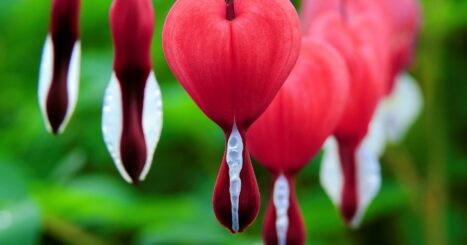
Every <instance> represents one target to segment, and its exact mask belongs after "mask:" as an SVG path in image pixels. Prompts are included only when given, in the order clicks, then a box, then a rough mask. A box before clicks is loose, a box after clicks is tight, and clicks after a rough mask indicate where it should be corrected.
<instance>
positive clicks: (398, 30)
mask: <svg viewBox="0 0 467 245" xmlns="http://www.w3.org/2000/svg"><path fill="white" fill-rule="evenodd" d="M329 11H334V12H336V11H337V12H342V13H344V15H346V16H349V17H355V16H361V15H372V18H375V19H378V21H377V22H380V23H379V24H378V25H379V27H380V28H379V29H380V30H381V29H386V30H385V32H386V34H385V37H381V35H373V37H377V38H383V40H385V41H386V44H385V45H382V44H379V46H380V48H381V47H384V48H388V49H389V54H388V55H389V56H390V58H389V62H390V64H389V65H388V70H389V74H388V85H387V88H386V93H390V92H391V90H392V88H393V84H394V82H395V78H396V77H397V76H398V74H399V73H400V72H401V71H403V70H404V69H405V68H407V66H408V65H409V64H410V62H411V60H412V56H413V48H414V46H415V42H416V39H417V35H418V31H419V28H420V6H419V3H418V0H378V1H375V0H352V1H347V0H328V1H320V0H307V1H304V3H303V7H302V15H301V19H302V23H303V26H304V30H308V28H309V26H311V25H312V23H313V22H314V21H315V20H316V18H318V17H319V16H320V15H322V14H323V13H326V12H329ZM373 34H374V33H373ZM386 46H387V47H386Z"/></svg>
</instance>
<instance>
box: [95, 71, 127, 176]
mask: <svg viewBox="0 0 467 245" xmlns="http://www.w3.org/2000/svg"><path fill="white" fill-rule="evenodd" d="M122 124H123V119H122V94H121V89H120V84H119V83H118V81H117V77H116V76H115V73H114V74H112V78H111V79H110V83H109V85H108V86H107V89H106V90H105V95H104V106H103V108H102V133H103V135H104V141H105V144H106V146H107V150H109V152H110V155H111V156H112V159H113V160H114V163H115V166H116V167H117V169H118V172H119V173H120V175H121V176H122V177H123V179H125V180H126V181H127V182H129V183H131V182H132V180H131V177H130V175H129V174H128V173H127V172H126V170H125V167H124V166H123V163H122V159H121V156H120V139H121V137H122Z"/></svg>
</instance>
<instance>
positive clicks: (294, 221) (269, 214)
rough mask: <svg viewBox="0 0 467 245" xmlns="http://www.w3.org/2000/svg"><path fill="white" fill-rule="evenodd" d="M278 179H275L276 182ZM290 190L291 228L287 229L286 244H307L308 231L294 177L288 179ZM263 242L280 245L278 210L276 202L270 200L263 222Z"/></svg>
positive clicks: (288, 213)
mask: <svg viewBox="0 0 467 245" xmlns="http://www.w3.org/2000/svg"><path fill="white" fill-rule="evenodd" d="M276 179H277V177H276V178H275V179H274V180H276ZM287 180H288V182H289V188H290V190H289V191H290V197H289V209H288V211H287V215H288V218H289V226H288V229H287V240H286V241H287V243H286V244H297V245H300V244H305V239H306V231H305V223H304V222H303V217H302V214H301V211H300V206H299V205H298V200H297V194H296V192H295V181H294V179H293V177H290V178H287ZM263 241H264V243H265V244H266V245H276V244H278V238H277V231H276V209H275V207H274V201H273V199H272V197H271V198H270V201H269V204H268V208H267V210H266V215H265V217H264V222H263Z"/></svg>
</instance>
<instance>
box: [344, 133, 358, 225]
mask: <svg viewBox="0 0 467 245" xmlns="http://www.w3.org/2000/svg"><path fill="white" fill-rule="evenodd" d="M357 145H358V144H356V143H350V144H349V143H348V142H342V141H339V156H340V160H341V161H340V162H341V167H342V173H343V179H344V183H343V188H342V201H341V207H340V209H341V214H342V216H343V217H344V219H345V221H346V222H347V223H348V222H350V221H351V220H352V218H353V217H354V216H355V213H356V212H357V209H358V190H357V166H356V162H355V155H356V150H357Z"/></svg>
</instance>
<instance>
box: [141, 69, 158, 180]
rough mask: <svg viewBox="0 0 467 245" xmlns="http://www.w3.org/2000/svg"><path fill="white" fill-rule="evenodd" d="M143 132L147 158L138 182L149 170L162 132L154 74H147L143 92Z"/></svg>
mask: <svg viewBox="0 0 467 245" xmlns="http://www.w3.org/2000/svg"><path fill="white" fill-rule="evenodd" d="M143 131H144V138H145V142H146V149H147V151H146V152H147V157H146V164H145V165H144V168H143V172H142V173H141V175H140V177H139V180H144V179H145V178H146V175H147V174H148V172H149V169H150V168H151V165H152V159H153V156H154V151H155V150H156V147H157V143H158V142H159V138H160V135H161V131H162V96H161V90H160V88H159V85H158V84H157V80H156V76H155V75H154V72H151V73H150V74H149V77H148V80H147V82H146V88H145V91H144V105H143Z"/></svg>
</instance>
